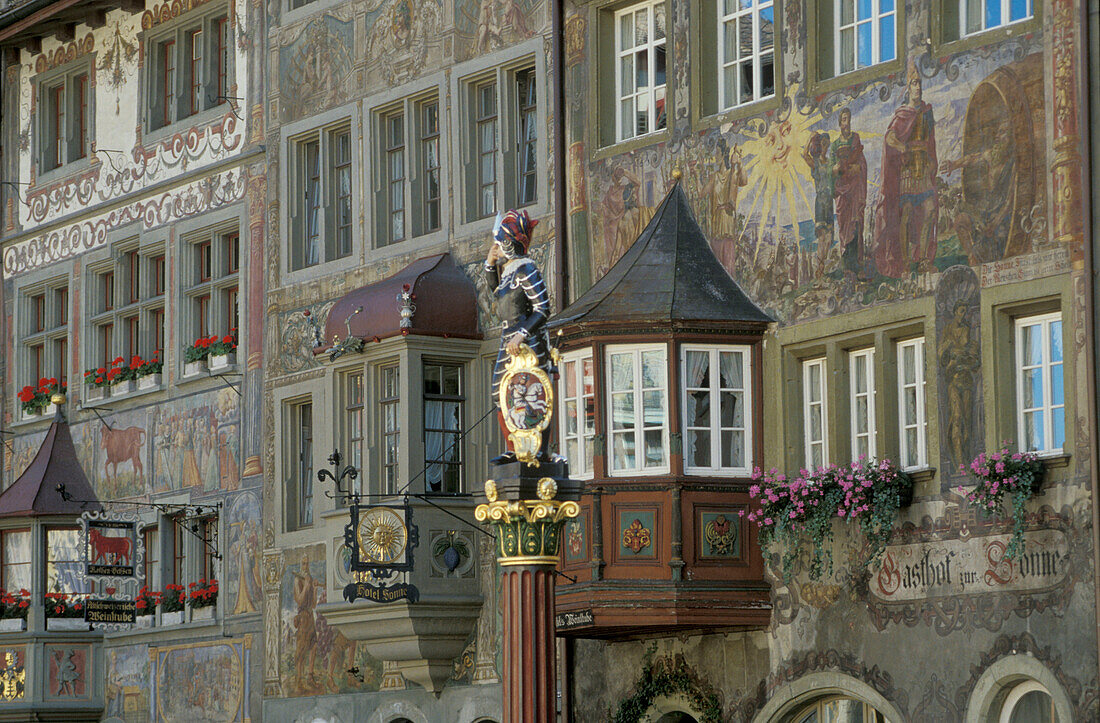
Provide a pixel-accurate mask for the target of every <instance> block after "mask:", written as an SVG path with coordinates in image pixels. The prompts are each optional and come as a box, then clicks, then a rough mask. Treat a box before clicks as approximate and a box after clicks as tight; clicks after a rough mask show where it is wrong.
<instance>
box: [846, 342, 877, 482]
mask: <svg viewBox="0 0 1100 723" xmlns="http://www.w3.org/2000/svg"><path fill="white" fill-rule="evenodd" d="M860 365H863V366H864V375H865V378H866V380H867V389H866V390H865V391H862V392H861V391H858V390H857V389H856V380H857V379H858V378H859V377H858V375H857V371H858V369H859V366H860ZM877 391H878V390H877V389H876V388H875V348H874V347H873V346H872V347H867V348H866V349H858V350H856V351H850V352H848V401H849V426H850V429H851V436H852V461H853V462H855V461H857V460H859V458H860V451H859V440H860V438H861V437H865V438H866V439H867V454H866V455H864V457H865V459H866V460H867V461H870V462H873V461H875V460H876V459H878V445H877V439H878V424H877V420H876V418H875V398H876V395H877ZM861 397H862V398H866V401H867V431H866V432H865V433H862V434H861V433H860V432H859V431H858V428H857V426H856V420H857V417H858V411H859V400H860V398H861Z"/></svg>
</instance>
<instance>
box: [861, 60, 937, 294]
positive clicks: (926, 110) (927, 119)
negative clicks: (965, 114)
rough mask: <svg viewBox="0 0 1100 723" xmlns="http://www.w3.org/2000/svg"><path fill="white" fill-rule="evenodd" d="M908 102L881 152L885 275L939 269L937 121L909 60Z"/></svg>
mask: <svg viewBox="0 0 1100 723" xmlns="http://www.w3.org/2000/svg"><path fill="white" fill-rule="evenodd" d="M906 88H907V91H908V95H907V97H906V101H905V102H904V103H902V104H901V105H900V106H898V108H897V110H895V111H894V117H893V119H892V120H891V121H890V127H889V128H888V129H887V130H886V138H885V143H884V145H883V152H882V189H881V192H880V194H879V200H878V208H877V210H876V213H875V262H876V264H877V265H878V270H879V272H880V273H881V274H882V275H883V276H889V277H891V278H895V279H896V278H901V277H902V276H903V275H905V274H906V273H907V272H908V271H912V270H917V271H920V272H921V273H926V272H931V271H934V270H935V269H934V267H933V265H932V261H933V260H934V259H935V258H936V220H937V217H938V216H939V198H938V197H937V195H936V170H937V166H938V163H937V160H936V123H935V119H934V118H933V117H932V106H931V105H930V104H928V103H926V102H925V101H924V99H923V97H922V95H921V93H922V88H921V77H920V71H918V70H917V66H916V64H915V63H912V62H910V64H909V73H908V80H907V84H906Z"/></svg>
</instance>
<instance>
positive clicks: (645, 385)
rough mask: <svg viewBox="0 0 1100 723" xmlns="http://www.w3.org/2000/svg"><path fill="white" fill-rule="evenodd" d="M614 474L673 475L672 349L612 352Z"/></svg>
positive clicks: (636, 348) (639, 348)
mask: <svg viewBox="0 0 1100 723" xmlns="http://www.w3.org/2000/svg"><path fill="white" fill-rule="evenodd" d="M607 362H608V364H607V368H608V379H609V382H610V383H609V384H608V389H609V395H610V399H609V404H608V407H609V408H610V409H611V473H612V474H623V473H630V472H635V473H645V474H652V473H661V472H667V471H668V412H667V408H668V404H667V399H668V390H667V385H666V384H665V371H666V365H667V360H666V348H665V347H664V346H663V345H662V346H630V347H614V346H612V347H609V348H608V351H607Z"/></svg>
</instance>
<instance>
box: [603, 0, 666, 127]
mask: <svg viewBox="0 0 1100 723" xmlns="http://www.w3.org/2000/svg"><path fill="white" fill-rule="evenodd" d="M658 5H660V6H662V11H663V12H664V13H665V34H664V35H663V36H662V37H660V38H656V37H654V36H655V35H656V32H655V31H656V22H655V21H654V10H655V9H656V8H657V6H658ZM668 5H669V2H668V0H652V1H651V2H644V3H638V4H636V5H631V6H630V7H626V8H622V9H621V10H618V11H617V12H616V13H615V52H614V57H615V69H614V73H615V140H616V141H617V142H621V141H628V140H630V139H631V138H640V137H642V136H647V135H650V134H652V133H657V132H659V131H662V130H664V129H665V128H667V127H668V100H669V98H668V61H669V58H668V54H667V50H666V54H665V82H664V83H662V84H661V85H656V84H655V83H654V82H653V81H655V80H656V67H657V66H656V63H657V61H656V50H657V48H666V49H667V47H668V46H667V40H668V12H669V7H668ZM643 13H644V15H645V18H646V22H647V23H648V25H649V27H648V32H647V34H646V41H645V42H644V43H643V44H641V45H636V44H631V46H630V47H629V48H624V47H623V38H622V19H623V18H624V17H626V16H627V15H633V16H635V19H634V22H637V17H638V16H639V15H641V14H643ZM631 27H632V28H633V27H634V24H633V23H632V24H631ZM642 51H644V52H645V53H646V58H647V60H646V62H647V65H648V67H647V69H646V78H647V80H648V82H649V85H648V86H647V88H646V89H645V90H642V91H639V90H638V88H637V87H635V85H634V80H635V79H636V77H637V72H636V71H634V70H633V69H634V60H636V57H637V55H638V54H639V52H642ZM627 57H631V58H632V59H634V60H632V62H631V64H630V67H631V69H632V70H631V72H632V77H631V83H630V87H631V88H632V90H631V91H630V92H625V91H624V88H623V72H622V69H623V60H624V59H625V58H627ZM659 94H661V95H662V96H663V99H664V103H665V114H664V118H665V124H664V125H663V126H661V127H660V128H657V127H656V125H657V120H658V118H659V116H658V114H657V96H658V95H659ZM643 97H644V98H645V99H646V100H647V102H648V106H649V108H648V111H647V113H648V121H647V125H646V127H647V129H648V130H646V132H645V133H639V132H638V127H637V123H636V121H637V117H638V114H637V110H636V108H637V105H636V104H637V102H638V100H639V99H640V98H643ZM625 100H630V101H631V109H632V116H631V124H630V128H631V132H630V134H629V135H628V134H626V133H624V132H623V101H625Z"/></svg>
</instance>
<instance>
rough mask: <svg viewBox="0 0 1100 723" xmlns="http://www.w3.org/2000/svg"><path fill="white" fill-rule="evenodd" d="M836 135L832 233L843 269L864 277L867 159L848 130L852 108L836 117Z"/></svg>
mask: <svg viewBox="0 0 1100 723" xmlns="http://www.w3.org/2000/svg"><path fill="white" fill-rule="evenodd" d="M837 121H838V123H839V125H840V136H839V137H838V138H836V140H834V141H833V144H832V146H830V147H829V161H830V165H831V166H832V176H833V200H834V202H835V203H836V232H837V236H838V242H839V243H840V248H841V261H842V262H843V266H844V270H845V271H847V272H851V273H853V274H856V275H857V276H861V277H862V276H865V275H866V270H867V259H866V253H865V251H864V249H863V214H864V211H865V209H866V207H867V159H866V158H864V157H863V143H861V142H860V140H859V134H858V133H856V132H855V131H853V130H852V111H851V110H849V109H848V108H844V109H842V110H841V111H840V116H839V118H838V119H837Z"/></svg>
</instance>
